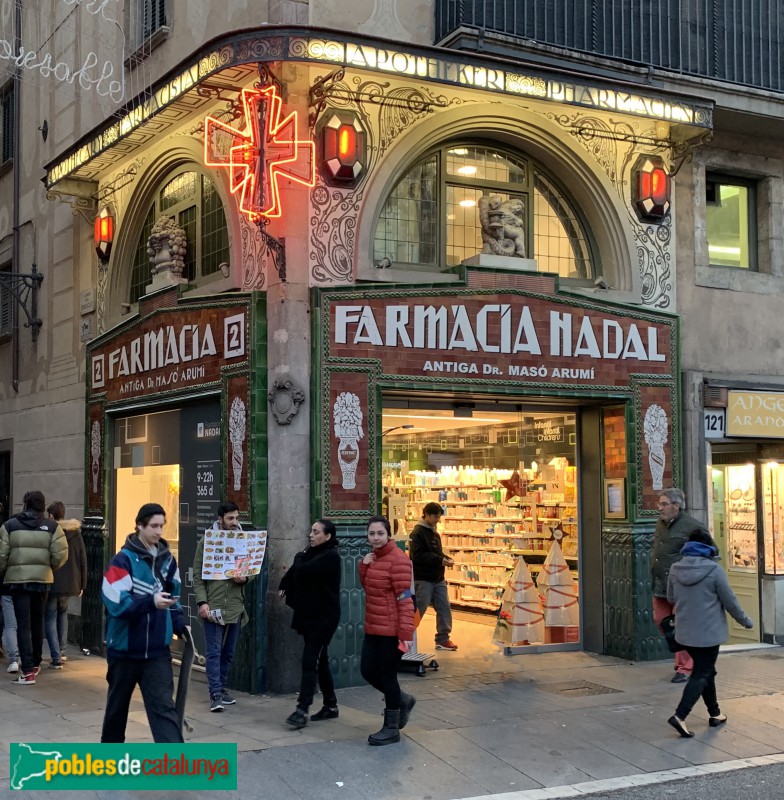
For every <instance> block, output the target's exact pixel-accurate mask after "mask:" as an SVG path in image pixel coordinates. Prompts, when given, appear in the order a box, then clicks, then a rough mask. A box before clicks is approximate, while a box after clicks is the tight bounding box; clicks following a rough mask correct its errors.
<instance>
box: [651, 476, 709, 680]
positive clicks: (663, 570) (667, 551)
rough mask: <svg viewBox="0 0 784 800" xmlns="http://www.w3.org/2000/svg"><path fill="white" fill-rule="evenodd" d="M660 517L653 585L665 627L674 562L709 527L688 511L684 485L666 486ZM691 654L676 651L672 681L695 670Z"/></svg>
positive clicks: (657, 610) (658, 620)
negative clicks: (670, 577)
mask: <svg viewBox="0 0 784 800" xmlns="http://www.w3.org/2000/svg"><path fill="white" fill-rule="evenodd" d="M658 508H659V519H658V520H657V522H656V529H655V531H654V534H653V553H652V556H651V583H652V587H653V621H654V623H655V624H656V625H657V626H658V627H659V629H660V630H661V621H662V620H663V619H664V618H665V617H668V616H670V614H672V604H671V603H670V602H669V600H668V599H667V576H668V575H669V573H670V569H671V568H672V565H673V564H675V563H676V562H677V561H679V560H680V559H681V550H682V548H683V546H684V545H685V544H686V542H687V541H688V539H689V536H690V534H692V533H694V532H695V531H701V532H702V533H705V534H707V535H708V536H710V533H708V530H707V528H706V527H705V526H704V525H703V524H702V523H701V522H700V521H699V520H696V519H694V517H691V516H689V515H688V514H687V513H686V511H685V508H686V497H685V496H684V494H683V492H682V491H681V490H680V489H665V490H664V491H663V492H662V493H661V496H660V497H659V502H658ZM692 667H693V664H692V659H691V656H690V655H689V654H688V653H687V652H686V651H685V650H681V651H680V652H678V653H676V654H675V675H673V677H672V681H671V682H672V683H686V681H687V680H688V679H689V675H691V671H692Z"/></svg>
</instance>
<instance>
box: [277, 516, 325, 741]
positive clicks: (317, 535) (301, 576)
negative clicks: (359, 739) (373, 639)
mask: <svg viewBox="0 0 784 800" xmlns="http://www.w3.org/2000/svg"><path fill="white" fill-rule="evenodd" d="M308 540H309V542H310V547H308V548H307V549H306V550H303V551H302V552H301V553H297V555H296V556H295V557H294V563H293V564H292V565H291V568H290V569H289V570H288V572H287V573H286V574H285V575H284V576H283V579H282V580H281V582H280V586H279V587H278V588H279V595H280V596H281V597H285V598H286V605H288V606H291V608H292V609H294V617H293V618H292V620H291V627H292V628H294V630H295V631H296V632H297V633H299V634H300V635H301V636H302V637H303V638H304V639H305V646H304V648H303V650H302V681H301V683H300V690H299V698H298V699H297V708H296V710H295V711H294V713H293V714H291V715H290V716H289V717H288V718H287V719H286V723H287V724H288V725H291V727H292V728H304V727H305V725H307V724H308V709H309V708H310V704H311V703H312V702H313V695H314V693H315V691H316V680H318V684H319V686H320V687H321V694H322V698H323V701H324V707H323V708H322V709H321V711H319V712H317V713H316V714H314V715H313V716H312V717H310V719H312V720H313V721H314V722H315V721H319V720H323V719H337V717H338V699H337V697H336V695H335V684H334V681H333V680H332V673H331V672H330V670H329V653H328V652H327V648H328V646H329V643H330V641H331V640H332V637H333V635H334V634H335V631H336V630H337V627H338V623H339V622H340V554H339V553H338V540H337V530H336V529H335V525H334V523H333V522H331V521H330V520H328V519H319V520H316V522H314V523H313V525H312V527H311V529H310V535H309V536H308Z"/></svg>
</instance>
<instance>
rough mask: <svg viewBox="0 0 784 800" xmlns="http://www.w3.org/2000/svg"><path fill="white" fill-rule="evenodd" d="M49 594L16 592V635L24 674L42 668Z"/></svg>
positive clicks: (14, 598)
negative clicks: (45, 614) (45, 612)
mask: <svg viewBox="0 0 784 800" xmlns="http://www.w3.org/2000/svg"><path fill="white" fill-rule="evenodd" d="M48 594H49V593H48V592H25V591H22V590H14V591H13V592H11V596H12V597H13V600H14V614H15V615H16V635H17V637H18V639H19V660H20V661H21V662H22V664H21V667H22V673H24V674H26V673H28V672H32V671H33V670H34V669H35V668H36V667H40V666H41V651H42V650H43V647H44V611H45V609H46V598H47V595H48Z"/></svg>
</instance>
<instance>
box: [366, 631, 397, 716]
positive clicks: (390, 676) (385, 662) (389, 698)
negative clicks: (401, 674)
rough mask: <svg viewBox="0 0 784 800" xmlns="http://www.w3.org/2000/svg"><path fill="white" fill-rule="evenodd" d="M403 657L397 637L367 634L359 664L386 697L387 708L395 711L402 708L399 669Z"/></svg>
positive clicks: (370, 682)
mask: <svg viewBox="0 0 784 800" xmlns="http://www.w3.org/2000/svg"><path fill="white" fill-rule="evenodd" d="M402 657H403V653H401V652H400V650H398V646H397V637H396V636H374V635H373V634H370V633H366V634H365V641H364V642H362V657H361V659H360V662H359V669H360V672H361V673H362V677H363V678H364V679H365V680H366V681H367V682H368V683H369V684H370V685H371V686H372V687H373V688H374V689H378V690H379V692H381V693H382V694H383V695H384V703H385V705H386V707H387V708H388V709H390V710H393V711H394V710H396V709H399V708H400V684H399V683H398V682H397V667H398V664H399V663H400V659H401V658H402Z"/></svg>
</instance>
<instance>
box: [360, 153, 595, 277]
mask: <svg viewBox="0 0 784 800" xmlns="http://www.w3.org/2000/svg"><path fill="white" fill-rule="evenodd" d="M490 194H496V195H499V196H500V197H501V198H502V199H504V200H507V199H509V198H519V199H521V200H523V202H524V205H525V214H526V220H525V224H526V249H527V255H528V257H529V258H534V259H536V261H537V262H538V268H539V270H540V271H542V272H555V273H557V274H558V275H560V276H561V277H563V278H583V279H587V278H592V277H593V274H594V269H593V264H592V258H591V247H590V238H589V236H588V232H587V228H586V226H585V225H584V223H583V221H582V216H581V214H580V213H579V210H578V209H577V208H576V207H575V204H574V203H573V202H572V201H571V200H570V199H569V197H568V195H567V193H566V192H565V191H564V190H563V189H562V188H561V187H560V186H559V185H558V183H557V181H556V180H555V179H554V178H553V177H552V176H551V175H549V174H548V173H547V172H546V171H545V170H544V169H543V168H542V167H541V166H540V165H539V164H537V163H536V162H534V161H533V160H531V159H530V158H528V157H527V156H525V155H523V154H521V153H513V152H511V151H509V152H507V151H504V150H501V149H498V148H493V147H487V146H484V145H476V144H466V145H450V146H447V147H443V148H441V149H439V150H437V151H435V152H432V153H430V154H429V155H427V156H426V157H425V158H423V159H422V160H421V161H420V162H419V163H417V164H416V165H415V166H413V167H412V168H411V169H409V171H408V172H407V173H406V174H405V175H404V176H403V177H402V178H401V179H400V181H398V183H397V185H396V186H395V188H394V189H393V190H392V191H391V193H390V194H389V196H388V197H387V199H386V201H385V202H384V205H383V207H382V209H381V214H380V215H379V218H378V222H377V224H376V230H375V238H374V248H373V256H374V261H375V263H379V262H380V261H382V260H383V259H389V261H390V262H391V263H392V264H393V265H395V266H399V267H400V268H403V269H420V270H426V271H442V270H446V269H449V268H450V267H453V266H455V265H457V264H459V263H460V262H461V261H463V260H464V259H466V258H470V257H471V256H474V255H476V254H477V253H480V252H481V251H482V229H481V225H480V223H479V208H478V202H479V198H480V197H482V195H490Z"/></svg>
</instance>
